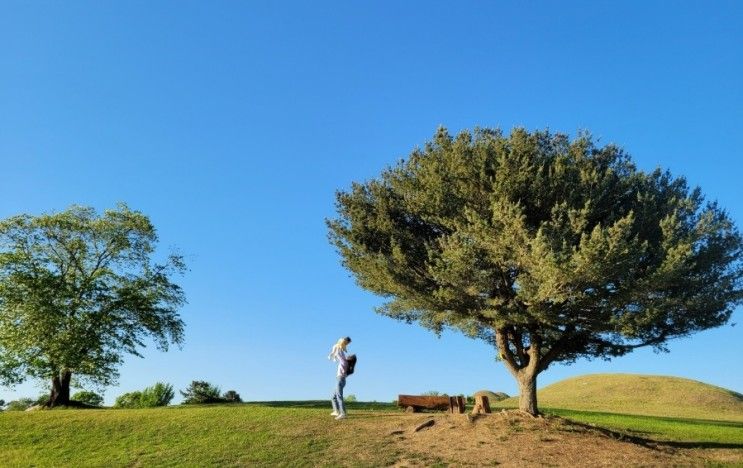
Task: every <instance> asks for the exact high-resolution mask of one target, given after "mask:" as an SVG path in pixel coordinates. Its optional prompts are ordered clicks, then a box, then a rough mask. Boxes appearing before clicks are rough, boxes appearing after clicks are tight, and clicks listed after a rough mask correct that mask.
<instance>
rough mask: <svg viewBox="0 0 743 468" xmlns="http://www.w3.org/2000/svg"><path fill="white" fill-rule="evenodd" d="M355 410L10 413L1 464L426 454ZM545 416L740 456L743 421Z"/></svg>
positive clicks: (245, 461) (388, 410) (3, 420)
mask: <svg viewBox="0 0 743 468" xmlns="http://www.w3.org/2000/svg"><path fill="white" fill-rule="evenodd" d="M349 410H350V413H351V414H352V418H351V419H349V420H347V421H342V422H337V421H333V420H332V419H330V416H329V414H328V413H329V411H330V405H329V403H328V402H327V401H305V402H260V403H247V404H240V405H217V406H177V407H169V408H158V409H141V410H112V409H102V410H55V411H36V412H5V413H0V466H76V467H77V466H330V465H349V464H350V465H358V466H386V465H390V464H393V463H395V462H396V461H398V460H400V459H417V458H416V457H420V456H421V454H420V453H418V454H416V453H413V452H411V453H408V452H405V451H404V449H402V448H400V447H401V446H400V445H395V444H393V443H392V442H391V439H390V437H388V433H386V432H385V431H386V429H380V428H381V427H382V426H383V425H384V424H388V425H389V422H390V421H393V422H394V421H396V419H395V418H404V417H406V416H405V415H404V414H403V413H402V412H401V411H400V410H399V409H397V408H395V407H394V406H393V405H391V404H385V403H352V404H350V405H349ZM547 412H549V413H552V414H556V415H559V416H562V417H566V418H570V419H573V420H575V421H579V422H582V423H586V424H593V425H596V426H598V427H604V428H608V429H612V430H620V431H625V432H630V433H631V434H632V435H634V436H637V437H641V438H643V439H650V440H656V441H668V442H671V443H672V445H676V446H678V447H690V448H693V447H699V448H704V449H707V448H732V449H740V450H743V423H741V422H734V421H719V420H697V419H690V418H666V417H652V416H630V415H621V414H610V413H605V412H588V411H576V410H565V409H548V410H547ZM408 417H409V416H408ZM408 424H409V423H408ZM496 442H497V441H496ZM422 462H423V463H424V464H433V463H438V461H437V460H436V459H435V458H431V459H425V460H422Z"/></svg>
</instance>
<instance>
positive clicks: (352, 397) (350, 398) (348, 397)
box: [344, 394, 358, 402]
mask: <svg viewBox="0 0 743 468" xmlns="http://www.w3.org/2000/svg"><path fill="white" fill-rule="evenodd" d="M344 400H346V401H348V402H354V401H358V400H357V399H356V395H354V394H351V395H348V396H346V398H344Z"/></svg>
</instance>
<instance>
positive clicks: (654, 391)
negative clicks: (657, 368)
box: [496, 374, 743, 421]
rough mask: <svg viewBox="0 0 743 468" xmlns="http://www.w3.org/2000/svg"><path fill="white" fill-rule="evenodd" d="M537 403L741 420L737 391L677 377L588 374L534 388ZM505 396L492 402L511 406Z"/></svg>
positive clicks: (742, 403) (742, 402)
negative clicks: (538, 388) (535, 389)
mask: <svg viewBox="0 0 743 468" xmlns="http://www.w3.org/2000/svg"><path fill="white" fill-rule="evenodd" d="M537 398H538V401H539V406H540V407H541V408H565V409H574V410H586V411H605V412H610V413H624V414H639V415H651V416H668V417H677V418H697V419H723V420H730V421H743V395H740V394H739V393H736V392H733V391H730V390H727V389H724V388H720V387H715V386H714V385H709V384H705V383H703V382H698V381H696V380H689V379H682V378H679V377H666V376H658V375H636V374H591V375H583V376H579V377H574V378H570V379H566V380H562V381H560V382H557V383H554V384H552V385H548V386H546V387H544V388H542V389H541V390H539V391H538V392H537ZM517 403H518V400H516V399H513V398H512V399H509V400H506V401H503V402H500V403H498V404H497V405H496V406H506V407H510V406H514V405H515V404H517Z"/></svg>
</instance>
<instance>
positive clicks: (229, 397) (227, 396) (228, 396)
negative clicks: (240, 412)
mask: <svg viewBox="0 0 743 468" xmlns="http://www.w3.org/2000/svg"><path fill="white" fill-rule="evenodd" d="M222 398H223V399H224V400H225V401H227V402H229V403H242V398H240V394H239V393H237V392H236V391H234V390H228V391H226V392H225V393H224V395H222Z"/></svg>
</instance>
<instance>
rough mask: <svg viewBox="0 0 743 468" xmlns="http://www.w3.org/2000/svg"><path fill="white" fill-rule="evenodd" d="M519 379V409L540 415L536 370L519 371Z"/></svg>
mask: <svg viewBox="0 0 743 468" xmlns="http://www.w3.org/2000/svg"><path fill="white" fill-rule="evenodd" d="M517 380H518V383H519V409H520V410H521V411H524V412H526V413H529V414H531V415H532V416H536V415H538V414H539V410H538V409H537V374H536V372H535V373H530V372H519V376H518V378H517Z"/></svg>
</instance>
